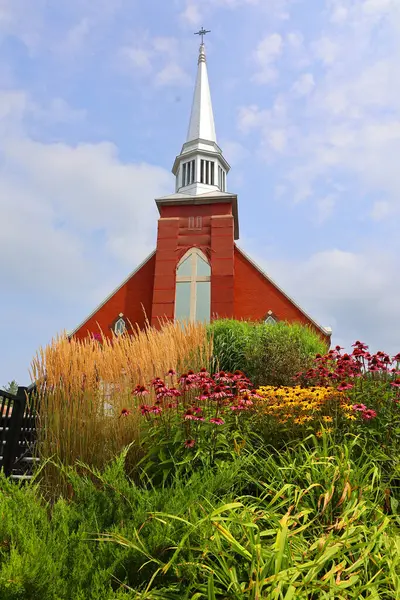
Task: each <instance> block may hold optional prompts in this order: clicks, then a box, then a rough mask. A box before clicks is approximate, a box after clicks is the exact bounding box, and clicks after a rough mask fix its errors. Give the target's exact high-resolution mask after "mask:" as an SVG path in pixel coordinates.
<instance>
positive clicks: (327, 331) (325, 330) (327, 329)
mask: <svg viewBox="0 0 400 600" xmlns="http://www.w3.org/2000/svg"><path fill="white" fill-rule="evenodd" d="M235 247H236V250H237V251H238V252H240V254H241V255H242V256H243V257H244V258H245V259H246V260H247V261H248V262H249V263H250V264H251V266H252V267H254V268H255V269H256V270H257V271H258V272H259V273H260V275H262V276H263V277H265V279H267V280H268V281H269V282H270V283H271V284H272V285H273V286H274V288H276V289H277V290H278V292H280V293H281V294H282V295H283V296H285V298H287V299H288V300H289V302H291V304H293V306H295V307H296V308H297V309H298V310H299V311H300V312H301V313H302V314H303V315H304V316H305V317H306V319H308V321H310V322H311V323H312V324H313V325H314V326H315V327H316V328H317V329H319V330H320V331H321V332H322V333H323V334H324V335H325V336H327V337H329V336H330V335H331V334H332V329H331V328H330V327H323V326H322V325H320V324H319V323H317V321H315V320H314V319H313V318H312V317H310V315H309V314H307V313H306V312H305V311H304V310H303V309H302V308H301V306H299V305H298V304H297V302H295V301H294V300H293V298H291V297H290V296H288V295H287V294H286V292H284V291H283V290H282V288H280V287H279V285H278V284H277V283H275V281H274V280H273V279H271V277H270V276H269V275H267V274H266V273H265V271H263V270H262V268H261V267H260V266H259V265H258V264H257V263H255V262H254V260H253V259H252V258H250V256H249V255H248V254H246V252H244V250H242V249H241V248H239V246H238V245H237V244H235Z"/></svg>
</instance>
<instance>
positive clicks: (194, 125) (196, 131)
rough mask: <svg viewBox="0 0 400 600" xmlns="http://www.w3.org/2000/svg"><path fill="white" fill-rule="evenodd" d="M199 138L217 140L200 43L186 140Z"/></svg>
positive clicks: (202, 49) (203, 54) (202, 48)
mask: <svg viewBox="0 0 400 600" xmlns="http://www.w3.org/2000/svg"><path fill="white" fill-rule="evenodd" d="M199 138H202V139H203V140H208V141H210V142H216V141H217V137H216V135H215V125H214V115H213V109H212V103H211V93H210V85H209V83H208V73H207V63H206V53H205V49H204V44H201V46H200V51H199V60H198V67H197V79H196V87H195V89H194V96H193V104H192V113H191V115H190V123H189V129H188V135H187V139H186V141H187V142H191V141H193V140H197V139H199Z"/></svg>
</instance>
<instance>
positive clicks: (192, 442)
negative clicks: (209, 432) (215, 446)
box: [184, 440, 196, 448]
mask: <svg viewBox="0 0 400 600" xmlns="http://www.w3.org/2000/svg"><path fill="white" fill-rule="evenodd" d="M195 444H196V440H186V442H185V443H184V446H185V447H186V448H193V446H194V445H195Z"/></svg>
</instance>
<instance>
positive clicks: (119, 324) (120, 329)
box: [114, 313, 126, 335]
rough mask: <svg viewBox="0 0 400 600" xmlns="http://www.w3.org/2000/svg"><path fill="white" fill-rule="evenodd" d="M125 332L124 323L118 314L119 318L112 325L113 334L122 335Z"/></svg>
mask: <svg viewBox="0 0 400 600" xmlns="http://www.w3.org/2000/svg"><path fill="white" fill-rule="evenodd" d="M125 330H126V323H125V319H124V316H123V314H122V313H120V314H119V318H118V319H117V320H116V321H115V324H114V333H115V334H116V335H122V334H123V333H124V332H125Z"/></svg>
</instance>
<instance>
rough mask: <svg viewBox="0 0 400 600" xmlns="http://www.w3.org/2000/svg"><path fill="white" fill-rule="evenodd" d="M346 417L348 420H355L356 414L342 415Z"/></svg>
mask: <svg viewBox="0 0 400 600" xmlns="http://www.w3.org/2000/svg"><path fill="white" fill-rule="evenodd" d="M344 416H345V417H346V419H348V420H349V421H356V420H357V417H356V415H344Z"/></svg>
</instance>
